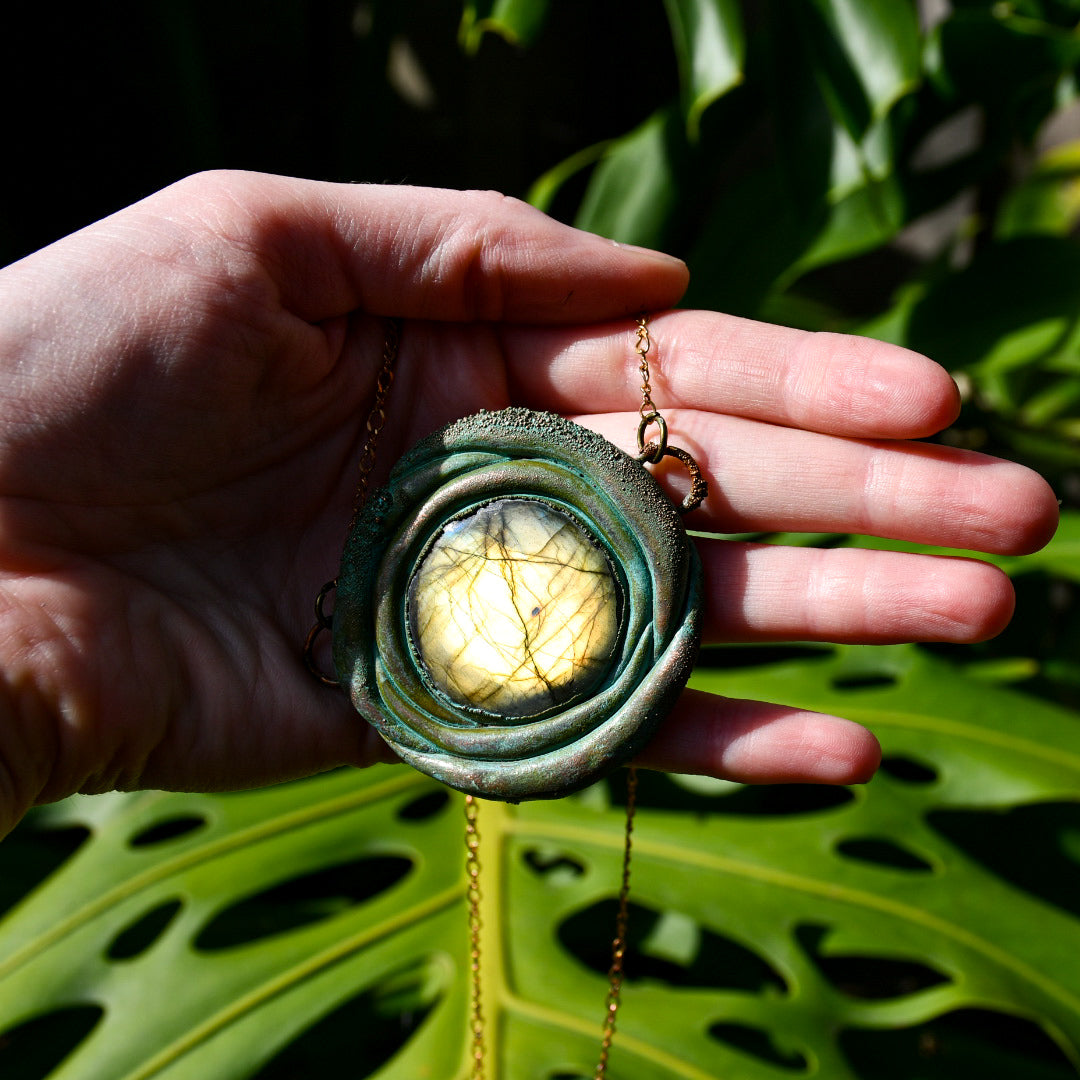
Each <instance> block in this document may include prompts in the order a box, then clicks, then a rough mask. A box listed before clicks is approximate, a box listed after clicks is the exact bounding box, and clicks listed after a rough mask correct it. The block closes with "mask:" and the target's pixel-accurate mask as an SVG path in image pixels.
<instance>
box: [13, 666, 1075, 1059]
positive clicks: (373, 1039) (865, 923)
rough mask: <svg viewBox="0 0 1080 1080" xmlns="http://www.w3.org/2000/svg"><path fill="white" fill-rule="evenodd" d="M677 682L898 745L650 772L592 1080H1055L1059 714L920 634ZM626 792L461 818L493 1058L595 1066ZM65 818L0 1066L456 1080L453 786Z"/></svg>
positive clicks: (1067, 737)
mask: <svg viewBox="0 0 1080 1080" xmlns="http://www.w3.org/2000/svg"><path fill="white" fill-rule="evenodd" d="M697 679H698V682H699V685H702V686H706V687H708V688H709V689H712V690H716V691H718V692H722V693H729V694H738V695H751V694H752V695H755V696H761V697H767V698H773V699H777V700H789V701H793V702H798V703H801V704H804V705H808V706H813V707H817V708H824V709H832V710H836V711H843V712H845V713H847V714H848V715H853V716H855V717H857V718H858V719H860V720H863V721H865V722H867V723H869V724H870V725H871V726H872V727H873V728H874V729H875V730H876V731H877V732H878V734H879V735H880V736H881V738H882V740H883V743H884V746H885V751H886V763H885V767H884V769H883V771H882V773H881V774H880V775H879V777H878V778H877V779H875V780H874V781H873V783H872V784H871V785H869V786H868V787H866V788H858V789H855V790H847V789H832V788H803V787H794V788H784V787H779V788H759V789H753V788H742V787H738V786H735V785H728V784H720V783H717V782H714V781H703V780H695V779H693V778H670V777H663V776H659V775H651V774H643V775H642V780H641V793H640V806H639V811H638V814H637V819H636V823H635V831H634V864H633V885H632V891H631V931H630V951H629V955H628V957H627V983H626V986H625V989H624V994H623V1007H622V1012H621V1013H620V1017H619V1030H618V1034H617V1036H616V1042H615V1049H614V1051H613V1056H612V1062H611V1068H610V1072H609V1075H610V1076H611V1077H613V1078H618V1077H634V1078H635V1080H675V1078H680V1080H681V1078H687V1077H692V1078H698V1080H704V1078H707V1077H708V1078H714V1077H725V1078H737V1080H774V1078H780V1077H792V1076H821V1077H828V1078H830V1080H848V1078H856V1077H874V1078H879V1077H894V1076H895V1077H901V1076H903V1077H911V1076H916V1075H917V1076H920V1077H933V1078H937V1077H942V1078H944V1077H946V1076H949V1077H957V1076H965V1075H969V1074H971V1075H974V1074H975V1073H976V1072H977V1073H978V1075H979V1076H980V1077H981V1078H983V1080H985V1078H986V1077H988V1076H989V1077H999V1076H1000V1077H1005V1076H1016V1075H1023V1076H1025V1077H1035V1078H1041V1077H1046V1078H1050V1077H1067V1076H1072V1075H1075V1074H1076V1066H1077V1062H1078V1061H1080V1052H1078V1048H1080V959H1078V958H1080V901H1078V900H1077V896H1076V890H1075V889H1073V888H1069V887H1068V882H1069V881H1070V879H1071V880H1073V881H1075V879H1076V872H1077V867H1076V861H1077V859H1078V858H1080V809H1078V807H1077V792H1078V791H1080V721H1078V718H1077V717H1076V716H1075V715H1074V714H1072V713H1070V712H1068V711H1066V710H1063V709H1060V708H1057V707H1054V706H1051V705H1048V704H1045V703H1042V702H1039V701H1037V700H1035V699H1034V698H1030V697H1027V696H1024V695H1020V694H1017V693H1014V692H1011V691H1007V690H1002V689H1001V688H999V687H994V686H990V685H988V684H986V683H982V682H978V681H975V680H969V679H966V678H965V677H963V675H962V674H960V673H959V672H958V671H957V670H955V669H953V668H951V667H949V666H948V665H946V664H945V663H944V662H942V661H939V660H935V659H934V658H932V657H931V656H929V655H928V654H927V653H925V652H924V651H921V650H918V649H914V648H911V649H908V648H896V649H893V648H888V649H882V650H872V649H837V650H830V649H822V650H818V651H815V652H813V653H810V654H808V655H807V656H803V657H798V658H796V659H792V660H788V661H785V662H781V663H776V664H770V665H765V666H748V665H744V666H740V667H738V668H732V669H729V670H714V671H702V672H701V673H700V674H699V676H698V677H697ZM622 791H623V786H622V783H621V779H620V778H618V777H616V778H613V779H612V780H610V781H608V782H606V783H604V784H601V785H598V786H595V787H594V788H592V789H589V790H588V791H586V792H584V793H583V794H581V795H580V796H577V797H575V798H572V799H567V800H562V801H557V802H550V803H531V804H523V805H521V806H517V807H513V806H507V805H502V804H485V805H483V806H482V808H481V820H480V831H481V834H482V848H481V860H482V864H483V871H482V884H483V898H482V902H481V918H482V922H483V956H484V961H483V966H482V971H481V977H482V984H483V988H484V1008H485V1014H486V1017H487V1033H488V1057H489V1067H488V1074H489V1075H491V1076H495V1077H500V1078H503V1080H557V1078H559V1080H571V1078H575V1077H581V1078H585V1077H588V1076H591V1075H592V1073H593V1070H594V1067H595V1060H596V1056H597V1053H598V1046H599V1029H600V1020H601V1016H602V1009H603V1000H604V995H605V992H606V977H605V971H606V967H607V964H608V960H609V957H608V953H609V950H610V944H609V942H610V938H611V932H612V927H613V922H614V914H615V907H616V894H617V887H618V881H619V876H620V860H621V848H622V839H623V817H624V814H623V809H622V805H621V804H622V802H623V795H622ZM76 825H78V826H81V827H83V828H85V829H86V830H87V835H86V839H85V840H84V842H83V843H82V844H81V846H80V847H79V848H78V849H77V850H76V851H75V852H74V854H72V855H70V857H68V858H67V859H66V860H65V861H63V862H62V864H61V865H60V866H59V868H58V869H57V870H56V871H55V872H53V873H52V874H51V875H49V876H47V877H46V879H45V880H44V881H43V882H42V883H41V884H40V885H39V886H38V887H37V889H36V890H35V891H33V892H32V893H31V894H30V895H29V896H28V897H27V898H26V899H25V900H24V901H23V902H22V903H21V904H19V905H17V906H16V907H14V908H13V909H12V910H11V911H10V912H9V914H8V915H7V917H6V919H5V920H4V921H3V922H2V923H0V1074H2V1075H3V1076H4V1077H5V1080H9V1078H15V1080H26V1078H29V1077H45V1076H49V1077H50V1078H52V1080H82V1078H87V1080H89V1078H93V1080H120V1078H124V1080H134V1078H136V1077H138V1078H140V1080H150V1078H155V1080H157V1078H168V1080H179V1078H181V1077H192V1078H194V1077H200V1078H201V1077H206V1076H212V1077H215V1078H230V1077H237V1078H239V1077H258V1078H260V1080H283V1078H284V1077H294V1076H304V1077H308V1076H313V1075H318V1074H322V1073H326V1074H330V1075H342V1074H343V1073H347V1074H348V1075H351V1076H362V1075H370V1076H375V1077H378V1078H379V1080H397V1078H405V1077H409V1078H417V1077H432V1078H444V1077H445V1078H454V1077H460V1078H462V1080H464V1078H465V1077H467V1076H469V1075H470V1073H469V1062H468V1052H469V1046H468V1044H467V1039H466V1026H467V1016H468V985H469V980H468V970H467V952H468V948H467V933H466V919H467V911H466V904H465V875H464V839H463V832H464V828H463V817H462V813H461V806H460V801H459V797H458V796H456V795H449V794H447V793H446V792H444V791H443V790H442V789H441V788H439V787H438V786H437V785H435V784H434V783H433V782H432V781H429V780H427V779H425V778H423V777H421V776H419V775H417V774H415V773H413V772H411V771H409V770H407V769H405V768H404V767H401V766H398V767H389V766H387V767H380V768H376V769H371V770H368V771H365V772H353V771H340V772H337V773H333V774H330V775H328V776H325V777H320V778H316V779H313V780H309V781H305V782H300V783H295V784H288V785H284V786H281V787H278V788H273V789H269V790H265V791H259V792H251V793H244V794H237V795H226V796H216V797H210V796H195V795H165V794H159V793H147V794H141V795H117V796H100V797H96V798H77V799H74V800H70V801H69V802H67V803H65V804H62V805H60V806H58V807H55V808H51V809H46V810H44V811H41V812H39V813H38V815H37V817H36V819H35V820H33V821H32V822H31V823H30V825H29V826H27V827H28V828H32V829H35V830H54V829H60V828H61V827H64V826H67V827H71V826H76ZM43 835H48V833H47V832H46V833H44V834H43ZM58 835H63V834H58ZM6 850H9V851H10V852H12V853H13V854H12V857H11V861H9V863H8V864H7V865H6V866H4V867H3V871H4V872H5V873H8V874H10V873H14V872H17V871H18V869H19V867H18V866H17V865H15V864H16V863H17V862H18V860H17V858H16V856H17V855H18V853H19V852H20V851H21V850H22V848H21V847H20V844H19V842H18V834H16V837H15V838H14V843H12V844H11V845H10V847H7V846H5V849H0V856H3V855H4V854H5V853H6ZM305 1033H306V1034H305Z"/></svg>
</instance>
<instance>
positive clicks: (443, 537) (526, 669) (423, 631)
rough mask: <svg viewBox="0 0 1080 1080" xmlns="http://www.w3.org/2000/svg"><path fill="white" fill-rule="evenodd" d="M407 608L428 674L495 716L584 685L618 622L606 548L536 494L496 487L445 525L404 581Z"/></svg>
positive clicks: (537, 706)
mask: <svg viewBox="0 0 1080 1080" xmlns="http://www.w3.org/2000/svg"><path fill="white" fill-rule="evenodd" d="M408 619H409V631H410V638H411V640H412V643H413V648H414V649H415V651H416V653H417V656H418V658H419V660H420V662H421V664H422V665H423V668H424V669H425V671H426V672H427V675H428V677H429V679H430V680H431V682H432V683H433V685H434V686H435V687H436V688H437V689H438V690H439V691H440V692H441V693H443V694H445V695H446V696H447V697H448V698H450V700H451V701H454V702H456V703H457V704H459V705H464V706H467V707H471V708H475V709H480V710H483V711H484V712H487V713H493V714H496V715H498V716H499V717H501V718H513V717H524V716H532V715H535V714H536V713H538V712H542V711H544V710H546V709H550V708H551V707H553V706H556V705H560V704H563V703H565V702H568V701H570V700H572V699H574V698H576V697H578V696H579V695H581V694H582V693H585V692H587V691H588V690H590V689H591V688H592V687H593V686H594V685H595V684H596V683H597V681H598V680H599V679H600V678H601V677H602V676H603V675H604V673H605V672H606V671H607V669H608V667H609V665H610V661H611V658H612V654H613V652H614V651H615V648H616V645H617V642H618V634H619V623H618V603H617V594H616V585H615V578H614V575H613V573H612V569H611V565H610V563H609V562H608V558H607V556H606V555H605V553H604V552H603V550H602V549H601V548H600V547H599V546H598V545H597V543H596V541H595V540H594V539H593V538H592V537H591V536H590V535H589V534H588V533H587V532H586V530H585V529H584V528H583V527H582V526H581V524H580V523H579V522H577V521H576V520H575V519H574V518H572V517H571V516H570V515H569V514H566V513H564V512H563V511H561V510H560V509H558V508H556V507H554V506H552V505H551V504H549V503H545V502H541V501H539V500H536V499H520V498H519V499H499V500H497V501H495V502H491V503H488V504H487V505H485V506H482V507H480V508H479V509H477V510H474V511H472V512H470V513H469V514H467V515H466V516H464V517H462V518H459V519H457V520H455V521H451V522H449V523H448V524H447V525H445V526H444V527H443V529H442V531H441V532H440V534H439V535H438V536H437V537H436V539H435V540H434V542H433V543H431V545H430V546H429V547H428V549H427V551H426V553H425V554H424V556H423V558H422V559H421V561H420V565H419V566H418V568H417V570H416V572H415V573H414V574H413V577H412V580H411V582H410V584H409V590H408Z"/></svg>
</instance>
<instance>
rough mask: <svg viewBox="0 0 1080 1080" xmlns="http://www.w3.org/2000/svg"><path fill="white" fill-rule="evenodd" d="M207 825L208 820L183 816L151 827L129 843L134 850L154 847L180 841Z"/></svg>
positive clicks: (195, 816)
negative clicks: (171, 841)
mask: <svg viewBox="0 0 1080 1080" xmlns="http://www.w3.org/2000/svg"><path fill="white" fill-rule="evenodd" d="M205 825H206V818H204V817H200V816H198V815H196V814H183V815H180V816H177V817H172V818H167V819H166V820H165V821H159V822H157V823H156V824H154V825H150V826H149V827H147V828H145V829H143V830H142V831H141V832H137V833H136V834H135V835H134V836H132V837H131V839H130V840H128V843H129V844H130V845H131V846H132V847H134V848H142V847H153V846H154V845H155V844H165V843H168V842H169V841H170V840H179V839H180V838H181V837H182V836H188V835H189V834H190V833H193V832H195V831H197V830H198V829H201V828H203V827H204V826H205Z"/></svg>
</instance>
